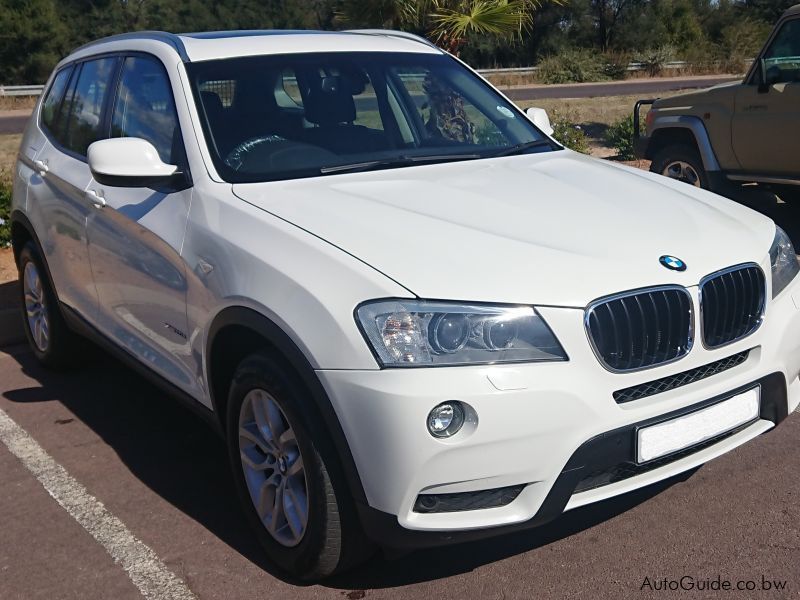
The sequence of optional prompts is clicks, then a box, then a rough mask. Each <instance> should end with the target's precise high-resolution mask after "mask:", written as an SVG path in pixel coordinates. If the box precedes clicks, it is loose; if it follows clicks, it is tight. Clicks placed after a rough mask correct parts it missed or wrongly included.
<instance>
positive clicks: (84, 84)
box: [56, 58, 117, 156]
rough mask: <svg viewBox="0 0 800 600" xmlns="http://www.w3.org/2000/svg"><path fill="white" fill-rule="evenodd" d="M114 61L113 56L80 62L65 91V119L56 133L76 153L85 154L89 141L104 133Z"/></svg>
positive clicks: (63, 144) (90, 142) (65, 145)
mask: <svg viewBox="0 0 800 600" xmlns="http://www.w3.org/2000/svg"><path fill="white" fill-rule="evenodd" d="M116 62H117V59H116V58H100V59H97V60H91V61H88V62H85V63H83V65H81V67H80V72H78V74H77V79H76V83H75V85H74V86H71V89H70V91H69V92H67V98H66V101H65V102H64V108H63V110H62V113H63V115H64V116H63V117H62V121H64V123H63V126H62V127H60V128H59V129H60V130H59V131H58V132H57V133H56V137H57V138H58V141H59V142H60V143H61V145H62V146H64V147H65V148H67V149H68V150H71V151H73V152H75V153H76V154H79V155H81V156H85V155H86V150H87V148H89V145H90V144H92V143H93V142H96V141H97V140H99V139H101V137H103V122H102V116H103V104H104V103H105V101H106V96H107V95H108V91H109V89H110V86H111V78H112V76H113V75H114V67H115V66H116ZM73 79H75V78H73Z"/></svg>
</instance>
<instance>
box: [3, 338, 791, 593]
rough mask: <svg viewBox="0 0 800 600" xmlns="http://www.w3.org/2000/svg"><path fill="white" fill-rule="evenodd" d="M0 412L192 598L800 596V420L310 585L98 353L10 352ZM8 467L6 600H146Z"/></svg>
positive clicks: (172, 412) (167, 411)
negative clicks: (666, 583) (542, 511)
mask: <svg viewBox="0 0 800 600" xmlns="http://www.w3.org/2000/svg"><path fill="white" fill-rule="evenodd" d="M0 408H2V409H3V410H4V411H6V412H7V413H8V414H9V415H10V416H11V417H12V418H13V419H14V420H15V421H16V422H17V423H18V424H20V425H21V426H22V427H23V428H25V429H26V430H27V431H28V432H29V433H30V434H31V435H32V436H33V437H34V438H35V439H36V440H37V441H38V442H39V443H40V444H41V445H42V446H43V447H44V448H45V450H47V451H48V452H49V453H50V455H51V456H52V457H53V458H54V459H55V460H57V461H58V462H59V463H60V464H61V465H63V466H64V467H65V468H66V469H67V471H69V473H70V474H71V475H72V476H73V477H75V478H76V479H77V480H78V481H80V482H81V483H82V484H83V485H84V486H86V488H87V489H88V490H89V492H90V493H91V494H93V495H94V496H95V497H97V498H98V499H99V500H100V501H102V502H103V503H104V504H105V505H106V507H107V508H108V509H109V510H110V511H111V512H112V513H113V514H115V515H116V516H117V517H119V518H120V519H121V520H122V521H123V522H124V523H125V524H126V525H127V526H128V528H129V529H130V530H131V531H132V532H133V533H134V535H136V536H137V537H138V538H139V539H141V540H142V541H143V542H144V543H146V544H147V545H149V546H150V547H151V548H152V549H153V550H154V551H155V552H156V553H157V554H158V555H159V557H160V558H161V559H162V560H163V561H164V563H165V564H166V565H167V566H168V567H169V568H170V569H171V570H173V571H174V572H175V573H176V574H177V575H178V576H180V577H181V578H183V579H184V581H186V583H187V584H188V585H189V587H190V588H191V589H192V591H193V592H194V593H195V594H196V595H197V596H198V597H199V598H247V599H252V598H290V597H291V598H295V597H296V598H339V597H342V595H343V594H347V595H349V597H352V598H355V597H360V595H361V591H362V590H363V591H364V592H365V593H366V597H369V598H376V599H377V598H421V597H430V596H435V597H437V598H464V597H475V598H528V597H537V598H563V597H588V598H597V597H636V598H642V597H664V594H663V593H658V592H654V593H652V594H648V593H644V592H641V591H640V590H639V588H640V586H641V584H642V581H643V580H644V577H645V576H649V577H651V578H655V577H664V576H667V577H673V578H679V577H681V576H683V575H691V576H694V577H697V578H701V577H710V578H713V577H716V576H717V575H718V574H719V575H722V576H723V577H728V578H731V579H734V580H735V579H751V578H752V579H757V580H758V581H759V582H760V577H761V575H762V574H763V575H765V576H767V577H769V578H776V579H788V580H789V584H788V585H789V588H788V591H787V592H785V593H782V594H775V593H774V592H773V593H772V594H771V595H770V596H769V597H798V596H800V574H798V569H797V565H798V560H800V503H798V500H799V499H800V498H799V496H800V462H799V461H798V459H800V451H798V443H797V441H798V439H800V417H799V416H798V415H797V414H795V415H792V416H791V417H790V418H789V419H788V420H787V421H786V422H785V423H784V424H783V425H782V426H781V427H779V428H778V429H777V430H776V431H774V432H773V433H771V434H769V435H766V436H762V437H761V438H758V439H756V440H754V441H753V442H751V443H750V444H748V445H747V446H745V447H742V448H740V449H738V450H736V451H734V452H733V453H731V454H729V455H726V456H724V457H722V458H720V459H718V460H716V461H714V462H712V463H710V464H709V465H707V466H706V467H704V468H703V469H701V470H700V471H698V472H696V473H694V474H693V475H691V476H690V477H689V478H688V480H686V481H674V480H673V481H670V482H668V483H667V484H665V485H662V486H658V487H657V488H650V489H647V490H645V491H642V492H639V493H635V494H631V495H628V496H625V497H623V498H621V499H619V500H616V501H610V502H605V503H603V504H600V505H597V506H595V507H589V508H586V509H581V510H578V511H574V512H572V513H568V514H567V515H565V516H564V517H562V518H561V519H559V520H558V521H557V522H555V523H554V524H552V525H550V526H547V527H544V528H542V529H540V530H538V531H534V532H528V533H524V534H516V535H511V536H506V537H503V538H497V539H495V540H491V541H488V542H482V543H476V544H468V545H463V546H458V547H453V548H445V549H438V550H428V551H424V552H418V553H415V554H411V555H409V556H407V557H405V558H402V559H399V560H393V561H387V560H384V559H383V558H381V557H378V558H376V559H374V560H372V561H371V562H370V563H368V564H367V565H366V566H365V567H363V568H361V569H359V570H357V571H354V572H352V573H350V574H346V575H343V576H341V577H339V578H337V579H334V580H332V581H330V582H327V583H326V584H325V585H317V586H308V587H300V586H295V585H292V584H291V583H288V582H284V581H282V580H280V579H278V578H276V577H275V576H273V575H272V574H271V573H270V571H269V568H268V566H267V565H266V564H264V562H263V561H262V559H261V556H260V553H259V549H258V547H257V546H256V544H255V542H254V541H253V538H252V536H251V535H250V534H249V532H248V531H247V528H246V526H245V524H244V522H243V519H242V518H241V517H240V515H239V512H238V508H237V506H236V503H235V501H234V499H233V491H232V487H231V483H230V480H229V477H228V472H227V468H226V464H225V459H224V454H223V448H222V445H221V443H220V442H219V441H218V440H217V439H216V438H215V437H214V435H213V434H212V433H211V432H210V431H209V430H208V429H207V428H206V426H205V425H203V424H202V423H200V422H199V421H197V420H196V419H195V418H194V417H193V416H192V415H190V414H189V413H188V412H186V411H185V410H184V409H182V408H180V407H179V406H178V405H177V404H175V403H174V402H172V401H171V400H170V399H168V398H165V397H164V396H163V395H162V394H161V393H159V392H158V391H156V390H154V389H153V388H152V387H150V386H149V385H148V384H146V383H145V382H143V381H142V380H140V379H138V378H137V377H136V376H135V375H133V374H131V373H130V372H128V371H127V370H126V369H125V368H124V367H122V366H121V365H119V364H117V363H115V362H113V361H111V360H110V359H106V358H103V357H101V356H99V355H98V356H95V357H92V366H91V367H88V368H86V369H83V370H81V371H77V372H74V373H62V374H52V373H49V372H46V371H44V370H42V369H41V368H40V367H39V366H38V365H37V364H36V363H35V362H34V361H33V358H32V356H31V355H30V354H29V353H28V352H27V351H25V350H24V349H16V350H14V351H13V353H12V354H0ZM0 472H2V474H3V486H2V492H0V514H2V522H3V527H2V528H0V531H2V533H0V573H2V574H3V577H2V578H0V598H9V597H11V598H17V597H18V598H31V597H81V598H86V599H90V598H98V599H99V598H103V599H105V598H112V597H113V598H118V597H119V598H126V597H135V596H136V590H135V588H133V587H132V585H131V584H130V583H129V582H128V581H127V578H126V576H125V574H124V573H123V571H122V569H121V568H119V567H115V566H114V565H113V563H112V562H111V559H110V558H109V557H108V556H107V555H106V554H105V553H104V551H103V550H102V548H100V547H99V546H98V545H97V544H96V543H94V541H93V540H92V539H91V538H90V537H89V536H88V534H86V533H85V532H83V531H82V530H81V529H80V527H79V526H78V525H77V524H76V523H75V522H73V521H72V520H71V518H70V517H69V516H68V515H67V514H66V513H65V512H64V511H63V510H62V509H61V508H60V507H59V506H58V505H57V504H56V503H55V502H54V501H53V500H52V499H51V498H50V497H49V496H48V495H47V494H46V493H45V492H44V490H43V489H42V488H41V487H40V486H39V485H38V483H37V482H36V481H35V480H33V478H32V477H31V476H30V475H29V474H28V473H27V471H25V470H24V469H23V468H22V466H21V465H20V463H19V462H18V461H16V459H15V458H14V457H13V456H11V455H9V454H8V453H7V452H5V451H4V449H3V448H0ZM7 573H10V574H11V575H6V574H7ZM351 592H355V593H351ZM734 595H736V594H734ZM739 597H752V596H748V595H742V594H739ZM765 597H766V596H765Z"/></svg>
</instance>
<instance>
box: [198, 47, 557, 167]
mask: <svg viewBox="0 0 800 600" xmlns="http://www.w3.org/2000/svg"><path fill="white" fill-rule="evenodd" d="M186 68H187V71H188V73H189V77H190V80H191V86H192V92H193V94H194V97H195V102H196V104H197V109H198V112H199V114H200V117H201V120H202V126H203V130H204V132H205V136H206V140H207V142H208V145H209V150H210V152H211V155H212V158H213V160H214V163H215V166H216V168H217V170H218V171H219V173H220V175H221V176H222V177H223V178H224V179H225V180H226V181H229V182H234V183H241V182H257V181H275V180H282V179H295V178H300V177H316V176H327V175H335V174H339V173H347V172H353V171H366V170H378V169H389V168H393V167H399V166H411V165H419V164H431V163H435V162H448V161H456V160H476V159H481V158H488V157H492V156H507V155H510V154H520V153H533V152H547V151H551V150H556V149H560V147H559V146H558V145H557V144H555V143H554V142H552V141H551V140H550V139H549V138H547V137H546V136H545V135H544V134H542V133H541V132H540V131H539V130H538V129H537V128H536V127H535V126H534V125H533V124H532V123H531V122H530V121H529V120H528V119H527V118H526V117H525V116H524V115H523V114H522V113H521V112H520V111H519V110H518V109H517V108H516V107H515V106H514V105H513V104H511V103H510V102H508V101H507V100H505V99H504V98H503V97H502V96H500V95H499V94H498V93H497V92H496V91H494V90H493V89H492V88H491V87H490V86H489V85H487V84H486V83H485V82H484V81H482V80H481V79H480V78H479V77H476V76H475V75H474V74H472V73H471V72H470V71H469V70H468V69H465V68H464V67H463V66H462V65H461V64H459V63H458V62H457V61H456V60H454V59H452V58H450V57H448V56H445V55H439V54H421V53H391V52H369V53H361V52H337V53H324V54H323V53H319V54H314V53H307V54H283V55H271V56H254V57H241V58H232V59H222V60H213V61H205V62H198V63H190V64H187V66H186Z"/></svg>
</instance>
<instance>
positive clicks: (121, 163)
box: [87, 137, 180, 187]
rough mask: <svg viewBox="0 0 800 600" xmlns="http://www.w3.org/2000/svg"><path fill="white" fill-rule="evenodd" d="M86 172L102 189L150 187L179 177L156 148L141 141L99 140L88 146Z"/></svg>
mask: <svg viewBox="0 0 800 600" xmlns="http://www.w3.org/2000/svg"><path fill="white" fill-rule="evenodd" d="M87 158H88V161H89V170H91V172H92V175H93V176H94V178H95V179H96V180H97V182H98V183H100V184H102V185H110V186H112V187H151V186H154V185H158V184H162V183H166V182H167V181H168V180H169V179H170V178H172V177H174V176H175V175H179V174H180V173H179V171H178V167H176V166H175V165H168V164H166V163H164V162H163V161H162V160H161V158H160V157H159V156H158V150H156V149H155V146H153V144H151V143H150V142H148V141H147V140H143V139H141V138H132V137H130V138H114V139H110V140H100V141H99V142H95V143H93V144H92V145H91V146H89V152H88V154H87Z"/></svg>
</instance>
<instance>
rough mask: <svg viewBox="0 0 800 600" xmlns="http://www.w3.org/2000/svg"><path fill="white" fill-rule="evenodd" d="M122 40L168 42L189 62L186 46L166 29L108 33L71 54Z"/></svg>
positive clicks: (183, 59) (182, 58)
mask: <svg viewBox="0 0 800 600" xmlns="http://www.w3.org/2000/svg"><path fill="white" fill-rule="evenodd" d="M123 40H155V41H158V42H164V43H165V44H169V45H170V46H172V47H173V48H174V49H175V51H176V52H177V53H178V55H179V56H180V57H181V60H182V61H183V62H189V55H188V54H187V53H186V48H185V47H184V45H183V41H182V40H181V38H180V37H179V36H177V35H175V34H174V33H169V32H166V31H131V32H130V33H120V34H117V35H110V36H108V37H104V38H100V39H99V40H95V41H93V42H89V43H88V44H84V45H83V46H80V47H79V48H75V50H73V51H72V52H71V54H73V53H75V52H78V51H80V50H85V49H86V48H91V47H92V46H96V45H97V44H104V43H106V42H117V41H123Z"/></svg>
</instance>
